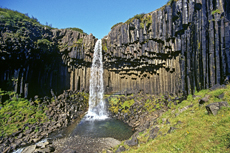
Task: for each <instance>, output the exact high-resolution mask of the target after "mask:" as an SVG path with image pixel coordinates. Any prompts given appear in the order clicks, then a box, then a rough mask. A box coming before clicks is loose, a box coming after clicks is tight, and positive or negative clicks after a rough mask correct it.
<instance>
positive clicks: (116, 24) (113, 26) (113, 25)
mask: <svg viewBox="0 0 230 153" xmlns="http://www.w3.org/2000/svg"><path fill="white" fill-rule="evenodd" d="M120 24H123V22H119V23H116V24H114V25H113V26H112V27H111V29H113V28H114V27H116V26H118V25H120Z"/></svg>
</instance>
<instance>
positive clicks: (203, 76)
mask: <svg viewBox="0 0 230 153" xmlns="http://www.w3.org/2000/svg"><path fill="white" fill-rule="evenodd" d="M2 10H3V9H1V11H2ZM3 11H4V10H3ZM2 16H4V14H3V15H2ZM6 18H7V17H4V18H2V17H1V20H0V30H1V36H0V88H1V89H3V90H14V91H15V92H17V93H19V94H20V95H21V96H22V97H27V98H31V97H34V96H35V95H39V96H46V95H51V94H52V93H54V94H60V93H62V92H63V90H69V89H70V90H79V91H86V92H88V91H89V79H90V66H91V62H92V57H93V52H94V46H95V43H96V41H97V39H96V38H95V37H94V36H93V35H92V34H89V35H88V34H85V33H83V32H81V31H80V32H79V31H76V30H74V29H54V28H51V27H48V26H42V25H40V24H38V23H37V22H35V23H34V22H30V21H25V20H24V19H23V20H17V19H12V18H10V19H9V20H3V19H6ZM24 18H25V17H24ZM26 19H27V18H26ZM229 20H230V2H229V1H228V0H177V1H176V0H174V1H173V0H172V1H170V2H169V3H168V4H166V5H165V6H163V7H162V8H160V9H158V10H156V11H153V12H150V13H148V14H145V15H139V16H135V17H133V18H131V19H129V20H128V21H126V22H125V23H120V24H117V25H116V26H114V27H113V28H112V29H111V31H110V32H109V34H108V35H107V36H105V37H104V38H103V39H102V48H103V58H104V59H103V61H104V88H105V92H106V93H119V94H131V93H137V92H140V91H143V92H145V93H148V94H154V95H161V94H172V95H178V96H181V95H188V94H192V93H194V92H195V90H201V89H206V88H209V87H212V86H213V85H214V84H218V83H219V84H221V83H223V82H224V80H225V79H226V77H228V76H229V74H230V22H229ZM8 21H10V22H8ZM12 21H13V22H12ZM51 91H52V92H51Z"/></svg>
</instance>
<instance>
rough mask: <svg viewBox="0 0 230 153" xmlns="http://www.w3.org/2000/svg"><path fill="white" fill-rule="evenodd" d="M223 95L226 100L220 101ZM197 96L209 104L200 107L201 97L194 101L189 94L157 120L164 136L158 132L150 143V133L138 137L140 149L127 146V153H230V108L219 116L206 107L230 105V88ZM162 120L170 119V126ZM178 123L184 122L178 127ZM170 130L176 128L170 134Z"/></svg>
mask: <svg viewBox="0 0 230 153" xmlns="http://www.w3.org/2000/svg"><path fill="white" fill-rule="evenodd" d="M222 93H224V98H223V99H219V98H217V96H218V95H220V94H222ZM195 95H197V96H201V97H204V96H205V95H210V96H211V97H210V99H209V102H207V103H205V104H204V105H203V106H199V102H198V101H199V99H201V97H197V98H195V99H194V98H193V97H192V95H189V96H188V98H187V100H184V101H183V102H182V103H181V104H179V105H177V106H176V107H175V108H172V109H170V110H168V111H167V112H165V113H164V114H163V115H162V116H161V117H160V118H158V125H157V126H158V127H159V128H160V131H159V133H162V136H159V133H158V137H157V138H155V139H154V140H150V141H147V140H148V131H149V130H147V131H146V132H141V133H139V136H138V139H139V147H128V146H125V147H126V148H127V149H128V151H126V152H131V153H132V152H143V153H145V152H146V153H150V152H186V153H187V152H230V108H222V109H221V110H220V111H219V112H218V115H216V116H213V115H208V112H207V111H206V109H205V106H206V105H208V104H210V103H213V102H220V101H227V102H228V103H229V104H230V85H228V86H227V88H226V89H217V90H214V91H210V90H202V91H200V92H198V93H196V94H195ZM191 104H193V107H192V108H189V109H187V110H186V111H184V112H182V113H180V114H179V115H178V116H175V114H176V113H179V109H181V108H183V107H185V106H188V105H191ZM163 118H166V119H169V122H170V124H165V123H162V119H163ZM178 121H181V122H182V123H181V124H177V125H176V123H177V122H178ZM170 127H175V128H177V129H176V130H174V131H173V132H172V133H170V134H167V132H168V130H169V129H170ZM152 128H153V127H152ZM150 129H151V128H150ZM165 134H166V135H165ZM163 135H165V136H163ZM122 144H123V143H122ZM116 149H117V148H115V149H114V151H115V150H116Z"/></svg>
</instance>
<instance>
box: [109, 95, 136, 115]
mask: <svg viewBox="0 0 230 153" xmlns="http://www.w3.org/2000/svg"><path fill="white" fill-rule="evenodd" d="M134 102H135V101H134V100H133V99H131V98H127V99H126V98H125V97H124V96H123V95H122V96H113V97H112V98H110V100H109V104H110V108H109V110H110V111H111V112H113V113H118V111H119V109H120V110H121V112H122V113H128V114H129V113H130V111H129V108H130V107H131V106H132V105H133V104H134Z"/></svg>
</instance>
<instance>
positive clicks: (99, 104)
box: [86, 39, 108, 120]
mask: <svg viewBox="0 0 230 153" xmlns="http://www.w3.org/2000/svg"><path fill="white" fill-rule="evenodd" d="M103 96H104V85H103V63H102V46H101V40H100V39H99V40H98V41H97V42H96V45H95V48H94V54H93V63H92V66H91V73H90V86H89V109H88V113H87V115H86V117H87V119H90V120H101V119H106V118H108V116H107V112H106V107H105V102H104V100H103Z"/></svg>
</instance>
